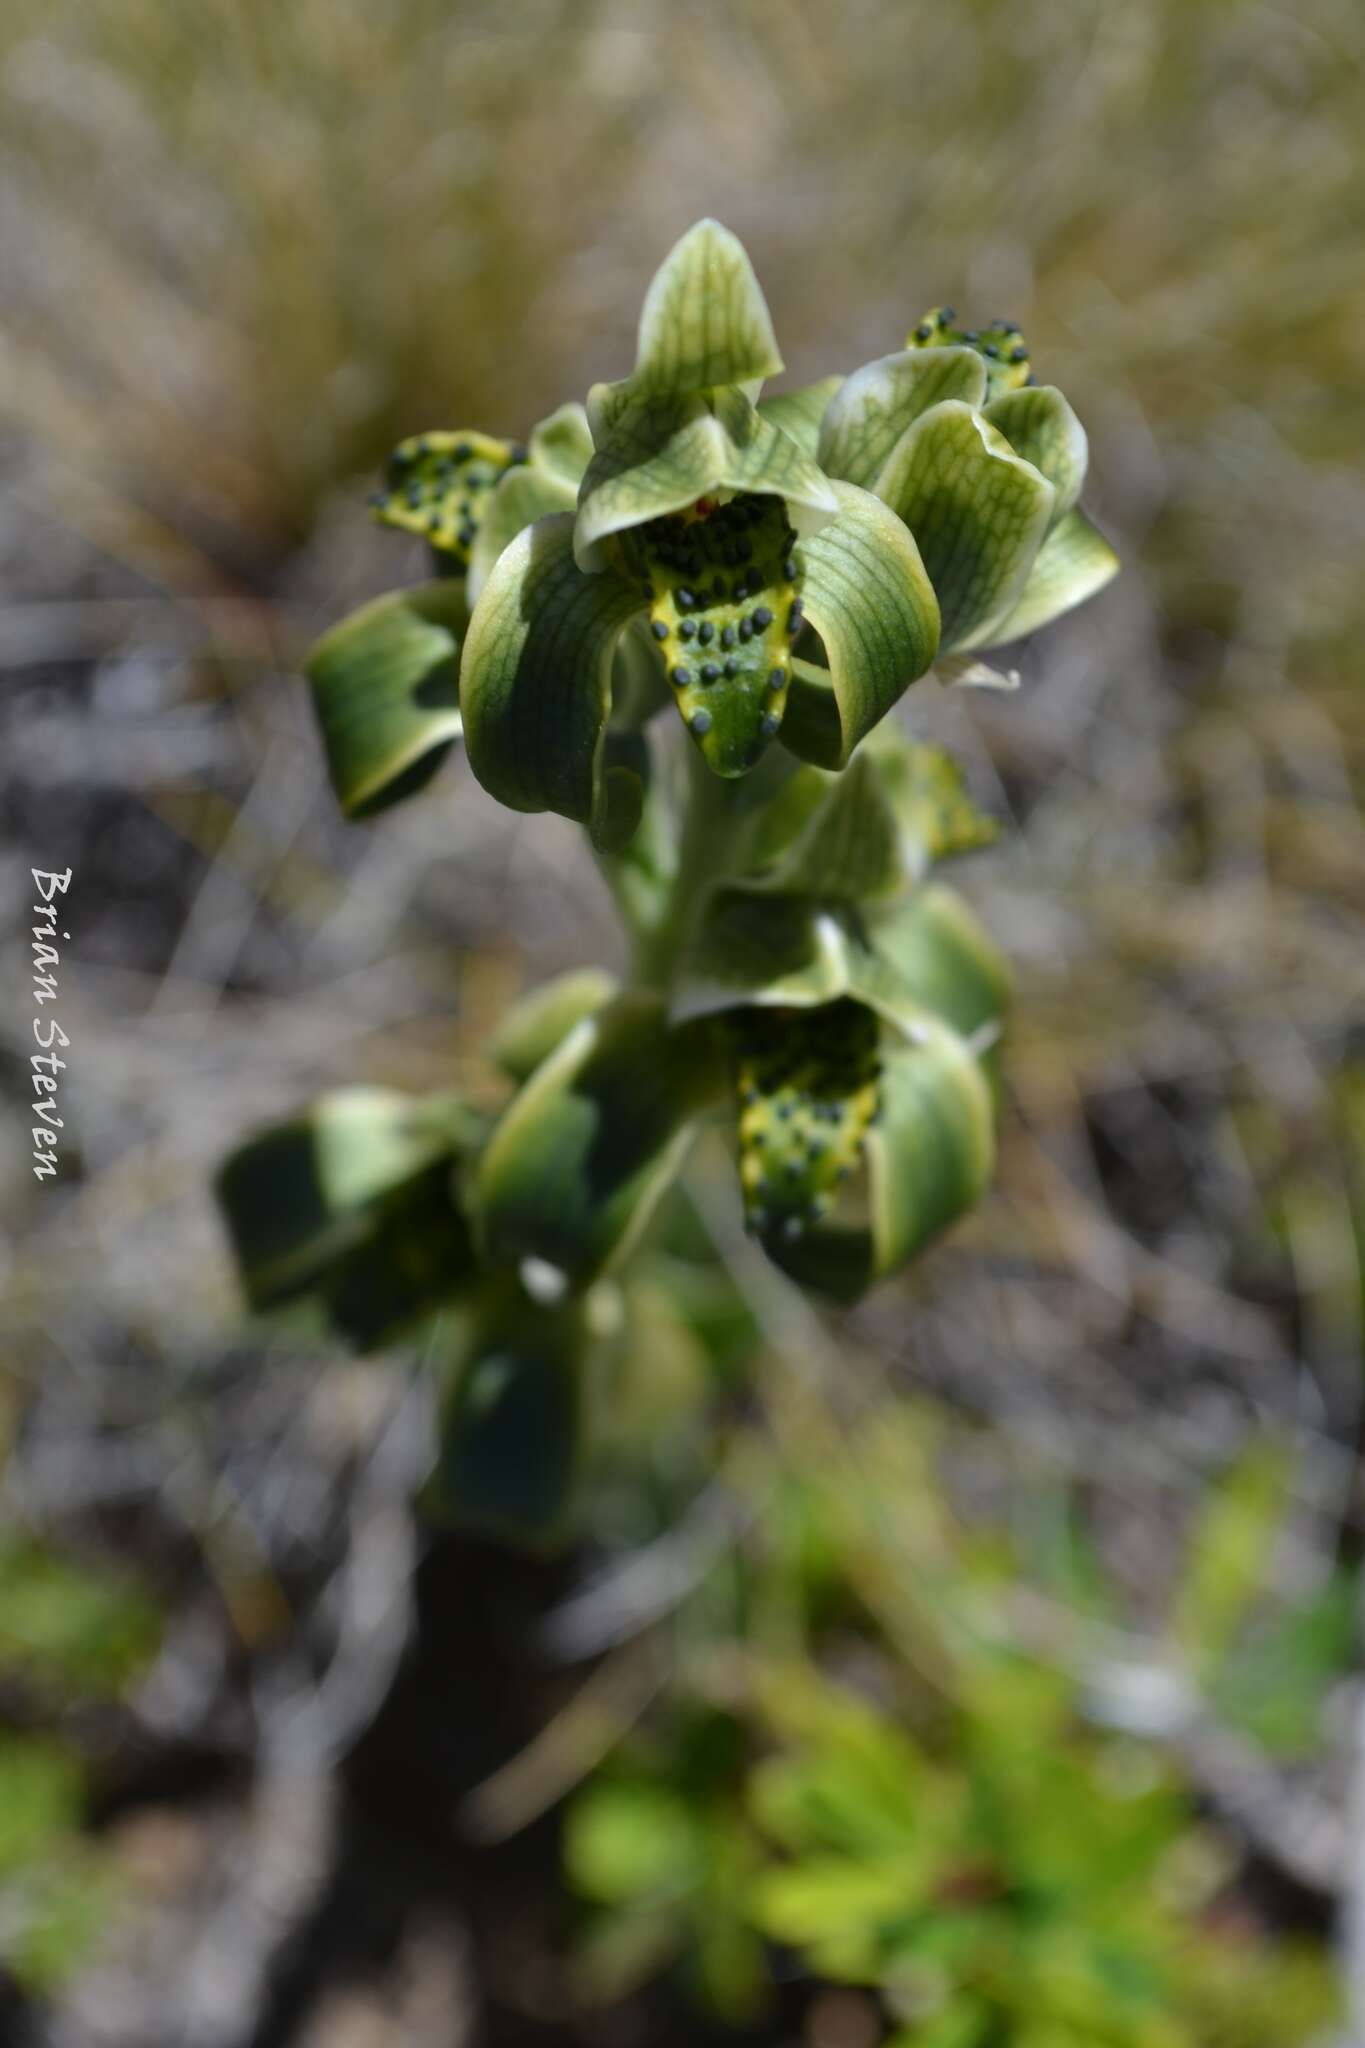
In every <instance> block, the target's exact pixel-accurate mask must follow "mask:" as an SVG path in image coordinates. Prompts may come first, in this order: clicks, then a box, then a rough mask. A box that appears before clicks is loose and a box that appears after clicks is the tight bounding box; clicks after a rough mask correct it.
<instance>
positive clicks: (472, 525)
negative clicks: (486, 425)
mask: <svg viewBox="0 0 1365 2048" xmlns="http://www.w3.org/2000/svg"><path fill="white" fill-rule="evenodd" d="M525 460H526V450H525V449H524V448H522V447H519V446H518V445H517V443H516V442H515V441H502V440H498V439H496V438H495V437H494V436H493V435H491V434H476V433H472V432H468V431H464V430H455V431H442V432H440V433H434V434H414V435H413V436H412V438H411V439H410V440H407V441H400V442H399V444H398V446H397V447H396V448H395V449H394V451H393V454H392V455H391V456H390V458H389V468H388V474H387V477H386V478H385V486H386V487H385V489H384V490H382V491H377V492H376V493H375V495H374V497H373V498H372V499H371V501H370V502H371V505H372V507H373V511H374V516H375V518H376V519H377V520H378V521H379V522H380V524H381V525H383V526H398V527H402V528H403V529H404V530H405V531H406V532H408V533H415V534H419V535H420V536H421V538H422V539H423V540H425V541H429V542H430V544H431V546H432V547H434V548H436V549H438V550H439V552H440V553H441V554H442V555H443V556H445V557H447V558H448V559H449V560H450V561H451V562H452V563H454V564H457V565H459V566H461V567H463V566H465V565H467V563H468V561H469V555H470V549H471V548H472V547H473V545H474V540H475V537H476V535H477V534H478V530H479V521H480V519H481V517H482V515H483V512H484V510H485V508H486V506H487V503H488V496H489V493H490V492H491V491H492V489H493V487H494V485H495V484H496V483H497V482H498V480H499V478H500V477H502V476H503V475H504V474H505V473H506V471H507V470H508V469H510V468H512V467H513V466H514V465H515V464H517V463H521V462H525Z"/></svg>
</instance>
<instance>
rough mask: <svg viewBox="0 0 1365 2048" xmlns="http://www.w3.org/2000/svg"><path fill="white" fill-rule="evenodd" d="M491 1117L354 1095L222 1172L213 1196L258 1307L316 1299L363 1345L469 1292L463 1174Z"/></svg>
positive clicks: (429, 1102)
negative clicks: (459, 1179)
mask: <svg viewBox="0 0 1365 2048" xmlns="http://www.w3.org/2000/svg"><path fill="white" fill-rule="evenodd" d="M482 1133H483V1122H482V1119H480V1118H479V1117H477V1116H476V1115H475V1113H474V1112H473V1111H472V1110H470V1109H468V1108H467V1107H466V1106H465V1105H464V1104H463V1103H461V1102H459V1101H458V1100H457V1099H456V1098H454V1097H451V1096H428V1097H421V1096H412V1095H405V1094H403V1093H401V1092H400V1091H398V1090H396V1089H390V1088H346V1089H340V1090H338V1091H337V1092H336V1093H334V1094H331V1095H324V1096H322V1097H321V1098H320V1099H319V1100H318V1101H317V1102H315V1103H314V1104H313V1105H312V1107H311V1108H310V1109H309V1110H308V1111H307V1112H306V1113H305V1114H304V1115H302V1116H300V1117H297V1118H294V1119H293V1120H291V1121H290V1122H288V1123H283V1124H279V1125H276V1126H275V1127H274V1128H273V1129H271V1130H267V1131H264V1132H262V1133H261V1134H260V1135H259V1136H258V1137H256V1138H254V1139H252V1140H251V1142H250V1143H249V1144H247V1145H244V1146H243V1147H242V1148H241V1149H240V1150H239V1151H237V1152H235V1153H233V1154H232V1156H231V1157H230V1158H229V1159H228V1160H227V1161H226V1162H225V1164H224V1165H223V1167H222V1169H221V1170H220V1173H219V1175H218V1182H217V1194H218V1200H219V1203H220V1205H221V1207H222V1210H223V1213H224V1216H225V1219H226V1221H227V1225H228V1230H229V1233H230V1236H231V1238H232V1243H233V1249H234V1251H235V1253H236V1256H237V1263H238V1267H239V1270H240V1273H241V1277H242V1285H243V1290H244V1292H245V1294H246V1297H247V1301H248V1303H249V1304H250V1306H251V1307H252V1308H253V1309H254V1310H257V1311H261V1312H264V1311H267V1310H273V1309H277V1308H280V1307H282V1306H283V1305H284V1304H286V1303H290V1302H295V1301H301V1300H303V1299H305V1298H312V1299H313V1300H315V1301H316V1302H317V1303H319V1304H320V1306H321V1308H322V1310H323V1312H324V1315H325V1316H326V1318H327V1320H328V1321H329V1322H330V1323H331V1324H332V1325H334V1326H335V1327H336V1328H338V1329H339V1330H341V1331H343V1332H344V1333H345V1334H346V1335H347V1336H348V1337H350V1338H351V1339H352V1341H354V1342H355V1343H357V1344H360V1345H362V1346H364V1345H372V1344H376V1343H379V1342H381V1341H382V1340H384V1339H385V1338H387V1337H390V1336H392V1335H394V1334H396V1333H398V1332H400V1331H401V1330H403V1329H404V1328H406V1327H408V1326H410V1325H411V1324H412V1323H413V1322H415V1321H417V1320H419V1319H420V1318H421V1317H422V1316H424V1315H425V1314H427V1313H429V1312H430V1310H431V1309H433V1308H435V1307H437V1306H439V1305H440V1304H441V1303H442V1302H444V1301H448V1300H450V1299H452V1298H453V1297H454V1296H455V1295H457V1294H458V1293H459V1292H460V1290H461V1289H462V1288H464V1287H465V1286H467V1285H468V1284H469V1281H470V1279H471V1277H472V1275H473V1271H474V1253H473V1247H472V1243H471V1238H470V1231H469V1226H468V1224H467V1222H466V1219H465V1216H464V1213H463V1210H462V1208H461V1205H460V1200H459V1196H458V1192H457V1188H456V1184H455V1183H456V1168H457V1166H458V1164H459V1162H460V1161H461V1159H462V1158H464V1157H465V1156H467V1154H468V1153H469V1152H470V1151H471V1150H472V1148H473V1147H474V1146H475V1145H476V1144H477V1143H478V1142H479V1140H480V1138H481V1136H482Z"/></svg>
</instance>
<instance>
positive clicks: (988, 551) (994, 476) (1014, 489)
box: [876, 400, 1054, 652]
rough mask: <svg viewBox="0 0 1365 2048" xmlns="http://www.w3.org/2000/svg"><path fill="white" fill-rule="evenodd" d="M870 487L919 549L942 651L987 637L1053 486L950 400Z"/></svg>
mask: <svg viewBox="0 0 1365 2048" xmlns="http://www.w3.org/2000/svg"><path fill="white" fill-rule="evenodd" d="M876 488H877V496H878V497H879V498H884V499H885V501H886V503H887V504H888V505H889V506H890V507H891V508H892V510H893V511H894V512H896V513H897V514H898V515H899V516H900V518H901V519H903V520H904V521H905V524H906V525H907V526H908V527H909V529H910V531H911V533H913V535H914V536H915V539H916V541H917V542H918V544H919V551H920V554H921V555H922V556H923V558H924V567H925V568H926V569H927V571H928V574H929V580H930V582H931V583H932V585H933V588H934V592H935V594H936V596H937V598H938V603H939V608H940V611H941V614H942V621H943V630H942V646H943V649H944V651H945V652H951V651H952V650H953V649H954V648H956V647H964V646H968V645H972V646H975V645H977V644H978V642H979V641H981V640H984V639H986V638H988V637H989V636H988V632H987V629H988V628H989V626H990V624H991V622H992V621H993V620H995V619H997V618H1001V617H1004V616H1005V615H1007V614H1008V613H1009V611H1010V610H1011V608H1012V607H1013V606H1014V604H1015V603H1016V602H1017V601H1018V599H1019V597H1020V595H1021V593H1022V591H1023V587H1024V583H1025V579H1026V578H1027V576H1028V573H1029V570H1030V569H1031V568H1032V566H1033V562H1034V559H1035V557H1036V555H1037V553H1038V550H1039V548H1040V547H1041V545H1042V542H1043V536H1044V535H1045V533H1046V531H1047V527H1048V521H1049V520H1050V518H1051V516H1052V505H1053V499H1054V492H1053V488H1052V485H1051V484H1050V483H1049V482H1048V481H1047V479H1046V478H1045V477H1043V476H1040V475H1039V473H1038V471H1037V470H1036V469H1035V468H1034V467H1033V465H1032V464H1031V463H1028V462H1025V461H1024V460H1023V459H1022V457H1020V456H1018V455H1016V454H1015V453H1014V451H1013V449H1012V448H1011V447H1010V445H1009V443H1008V441H1006V439H1005V437H1004V435H1003V434H1001V433H1000V432H998V431H997V429H996V428H994V427H992V426H991V425H990V423H989V422H988V421H987V420H984V419H983V418H982V417H981V415H980V414H979V413H976V412H973V411H972V409H971V407H970V406H967V405H963V404H961V403H959V402H957V401H954V400H948V401H946V402H945V403H944V404H942V405H936V406H935V407H934V408H933V410H932V411H930V412H927V413H924V414H922V415H921V417H920V418H919V419H918V420H917V421H916V422H915V424H914V425H913V426H912V427H910V428H909V429H908V430H907V431H906V433H904V434H903V435H902V436H901V439H900V440H899V441H898V442H897V444H896V446H895V448H894V449H893V450H892V452H891V454H890V456H889V457H888V458H887V461H886V464H885V467H884V468H883V470H882V472H881V474H880V476H879V477H878V478H877V486H876Z"/></svg>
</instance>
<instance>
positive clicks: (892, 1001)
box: [670, 884, 931, 1032]
mask: <svg viewBox="0 0 1365 2048" xmlns="http://www.w3.org/2000/svg"><path fill="white" fill-rule="evenodd" d="M841 996H852V997H854V998H855V999H856V1000H857V1001H858V1002H860V1003H864V1004H866V1005H867V1006H868V1007H869V1008H870V1009H873V1010H875V1011H877V1013H878V1014H879V1015H880V1016H881V1017H883V1018H884V1019H885V1020H886V1022H887V1023H888V1024H890V1025H892V1026H893V1027H894V1028H895V1029H897V1030H899V1031H901V1032H907V1031H913V1030H915V1029H916V1028H917V1027H918V1026H919V1024H920V1023H921V1022H922V1021H923V1020H924V1019H925V1018H926V1017H928V1016H930V1014H931V1013H930V1012H929V1011H928V1010H927V1009H926V1008H925V1006H924V1005H923V1004H922V1003H921V1002H920V1001H919V1000H918V999H917V998H916V996H915V995H914V992H913V991H912V990H911V989H910V988H909V987H908V986H907V984H906V983H905V981H904V979H903V978H902V976H901V974H900V971H899V969H898V968H897V967H896V966H895V964H894V963H893V962H892V961H891V960H889V959H887V958H886V957H884V956H883V955H882V954H881V953H879V952H878V951H877V950H876V948H875V947H874V946H873V945H872V943H871V941H870V938H869V926H868V924H867V922H866V920H865V919H864V918H863V917H862V916H861V915H860V913H859V911H858V910H857V908H856V906H853V905H848V904H839V903H832V902H827V901H825V902H822V901H821V900H819V899H817V898H811V897H808V896H779V895H769V894H767V893H765V892H764V891H762V890H760V889H755V888H753V887H751V886H747V885H745V884H740V885H738V886H735V887H731V888H725V889H718V890H716V891H715V893H714V894H713V895H712V896H711V897H709V898H708V900H707V903H706V906H705V909H704V911H703V913H702V916H701V917H700V919H699V920H698V923H697V927H696V930H695V931H694V933H693V935H692V938H691V940H690V942H689V944H688V947H687V950H686V952H685V953H684V955H683V958H682V960H681V961H680V963H679V967H678V971H677V975H676V979H675V983H674V988H673V993H672V998H671V1005H670V1007H671V1011H672V1015H673V1016H674V1018H675V1019H677V1020H678V1021H679V1022H683V1021H687V1020H691V1019H695V1018H704V1017H709V1016H716V1015H720V1014H721V1013H723V1012H725V1011H727V1010H734V1009H738V1008H742V1007H746V1006H750V1005H760V1006H773V1007H776V1008H787V1009H806V1008H814V1007H816V1006H818V1005H819V1004H821V1003H833V1002H837V1001H838V1000H839V998H840V997H841Z"/></svg>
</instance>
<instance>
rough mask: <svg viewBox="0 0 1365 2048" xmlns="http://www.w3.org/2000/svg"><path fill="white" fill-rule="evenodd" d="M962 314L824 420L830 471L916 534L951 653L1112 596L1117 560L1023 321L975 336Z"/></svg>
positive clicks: (847, 395) (938, 326) (875, 374)
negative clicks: (1104, 594) (1091, 507)
mask: <svg viewBox="0 0 1365 2048" xmlns="http://www.w3.org/2000/svg"><path fill="white" fill-rule="evenodd" d="M955 320H956V315H955V314H954V312H953V309H952V307H951V306H943V307H938V308H936V309H935V310H934V311H933V312H931V313H927V314H926V315H925V317H924V318H923V319H922V320H920V321H918V322H917V323H916V325H915V326H914V327H913V328H912V329H911V331H910V333H909V335H908V336H907V337H906V346H905V348H904V349H902V350H901V351H900V352H899V353H898V354H895V355H889V356H882V357H881V358H880V359H879V360H878V361H876V362H872V363H867V364H865V365H864V367H863V368H862V369H861V370H855V371H854V373H853V375H852V376H851V377H849V378H846V379H845V381H844V383H843V384H842V385H841V386H840V387H839V389H838V390H837V391H836V392H835V394H834V396H833V398H832V399H831V400H830V403H829V405H828V407H827V409H826V411H825V413H824V415H823V418H822V420H821V423H820V433H819V440H818V443H817V449H818V456H819V461H820V465H821V467H822V468H823V469H824V470H825V471H826V472H827V473H828V474H829V475H830V476H833V477H843V478H846V479H847V480H848V481H849V482H851V483H856V484H861V485H862V486H863V487H864V488H865V489H867V490H870V491H874V492H875V493H876V495H877V496H878V497H879V498H882V499H883V500H884V501H885V502H886V503H887V504H888V505H889V506H890V507H891V508H892V510H893V511H894V512H896V513H897V514H898V515H899V517H900V518H901V519H903V520H904V522H905V524H906V525H907V526H908V527H909V529H910V531H911V533H912V534H913V535H914V536H915V540H916V543H917V544H918V547H919V551H920V554H921V556H922V557H923V560H924V565H925V567H926V569H927V570H928V571H929V578H930V581H931V582H932V584H933V586H934V592H935V595H936V596H937V598H938V602H939V610H940V615H941V622H942V630H941V636H940V642H939V648H940V653H941V654H945V655H946V654H958V653H964V654H965V653H968V652H975V651H978V650H980V649H984V648H989V647H998V646H1002V645H1003V644H1004V643H1005V642H1007V641H1010V640H1018V639H1020V638H1021V637H1022V636H1023V635H1024V634H1025V633H1032V632H1035V631H1036V630H1037V629H1038V628H1039V627H1040V626H1045V625H1047V624H1048V623H1049V622H1050V621H1051V620H1052V619H1055V618H1057V617H1059V616H1060V614H1061V613H1062V612H1065V611H1069V610H1070V609H1071V607H1072V606H1073V605H1077V604H1079V603H1080V602H1081V601H1082V599H1083V598H1087V597H1090V596H1092V595H1093V594H1094V592H1095V591H1097V590H1099V589H1101V588H1102V587H1103V586H1104V584H1106V583H1107V582H1108V581H1109V579H1110V577H1111V576H1113V575H1114V573H1115V572H1116V570H1117V568H1118V557H1117V556H1116V555H1115V553H1114V551H1113V549H1112V548H1111V547H1110V546H1109V543H1108V542H1107V541H1106V540H1105V539H1104V537H1103V535H1102V534H1100V533H1099V532H1098V531H1097V530H1096V528H1095V527H1094V526H1092V525H1091V523H1090V521H1089V520H1088V519H1087V518H1086V517H1085V515H1084V513H1082V512H1081V511H1080V510H1079V507H1078V505H1077V500H1078V499H1079V497H1080V494H1081V486H1082V484H1083V483H1084V482H1085V471H1086V460H1087V453H1088V449H1087V442H1086V435H1085V429H1084V427H1083V426H1082V425H1081V423H1080V421H1079V420H1078V419H1077V417H1076V415H1075V413H1074V412H1073V411H1072V409H1071V407H1070V406H1069V405H1068V404H1067V402H1066V400H1065V398H1063V396H1062V394H1061V392H1060V391H1058V390H1057V389H1056V388H1055V387H1054V386H1052V385H1046V384H1044V385H1039V384H1037V383H1035V381H1034V378H1033V372H1032V367H1031V359H1030V354H1029V349H1028V344H1027V343H1026V342H1025V341H1024V339H1023V337H1022V336H1021V334H1020V332H1019V329H1018V328H1017V326H1015V324H1014V322H1013V321H1009V320H1001V321H996V322H995V323H994V324H993V325H992V326H990V327H988V328H984V329H982V330H981V331H980V332H973V331H972V330H970V329H963V328H960V327H958V326H956V325H955Z"/></svg>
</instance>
